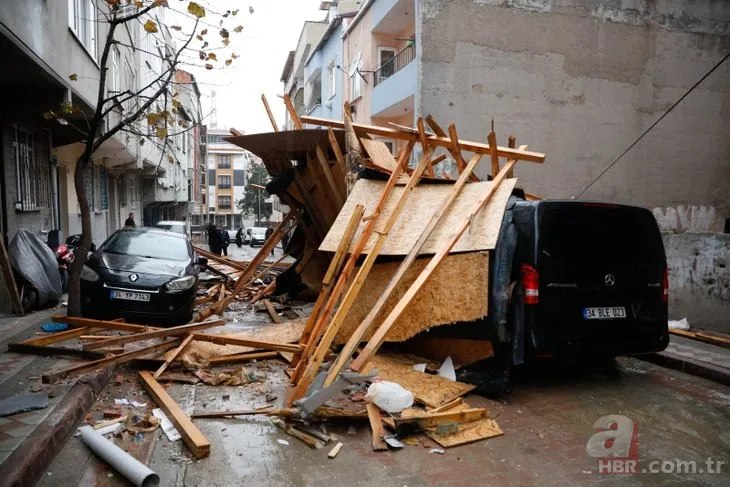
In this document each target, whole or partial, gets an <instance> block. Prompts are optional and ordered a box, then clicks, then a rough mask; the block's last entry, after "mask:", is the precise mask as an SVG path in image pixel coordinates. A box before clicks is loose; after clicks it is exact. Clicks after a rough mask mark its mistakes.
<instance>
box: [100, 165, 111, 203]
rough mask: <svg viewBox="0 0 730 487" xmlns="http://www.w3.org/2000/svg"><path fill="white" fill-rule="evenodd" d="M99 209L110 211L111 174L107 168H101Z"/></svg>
mask: <svg viewBox="0 0 730 487" xmlns="http://www.w3.org/2000/svg"><path fill="white" fill-rule="evenodd" d="M99 209H101V210H108V209H109V174H108V172H107V170H106V168H105V167H100V168H99Z"/></svg>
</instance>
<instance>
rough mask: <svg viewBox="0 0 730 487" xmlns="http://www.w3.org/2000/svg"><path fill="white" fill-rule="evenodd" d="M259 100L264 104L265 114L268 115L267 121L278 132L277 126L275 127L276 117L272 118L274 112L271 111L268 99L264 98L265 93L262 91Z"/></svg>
mask: <svg viewBox="0 0 730 487" xmlns="http://www.w3.org/2000/svg"><path fill="white" fill-rule="evenodd" d="M261 102H262V103H263V104H264V108H265V109H266V115H268V116H269V122H271V126H272V127H273V128H274V132H278V131H279V127H277V125H276V119H275V118H274V114H273V113H271V107H270V106H269V101H268V100H267V99H266V95H264V94H263V93H262V94H261Z"/></svg>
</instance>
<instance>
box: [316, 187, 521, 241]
mask: <svg viewBox="0 0 730 487" xmlns="http://www.w3.org/2000/svg"><path fill="white" fill-rule="evenodd" d="M516 182H517V179H507V180H505V181H504V182H503V183H502V184H501V185H500V186H499V188H498V189H497V191H496V192H495V194H494V195H493V196H492V198H491V200H490V201H489V203H488V204H487V207H486V208H485V209H483V210H482V211H480V212H479V213H478V214H477V215H476V217H474V220H473V221H472V224H471V227H470V228H469V229H468V230H467V231H466V232H464V234H463V235H462V236H461V238H460V239H459V240H458V242H456V245H455V246H454V248H453V249H452V250H451V251H452V252H467V251H474V250H490V249H493V248H494V246H495V245H496V243H497V236H498V234H499V229H500V227H501V225H502V217H503V214H504V209H505V207H506V205H507V200H508V199H509V196H510V195H511V194H512V190H513V189H514V187H515V183H516ZM385 184H386V183H385V182H383V181H373V180H369V179H360V180H358V182H357V183H356V184H355V187H354V188H353V190H352V192H351V193H350V195H349V196H348V197H347V201H345V204H344V206H343V207H342V209H341V210H340V213H339V215H337V219H336V220H335V223H334V224H333V225H332V227H331V228H330V230H329V232H327V236H326V237H325V239H324V240H323V241H322V244H321V245H320V246H319V250H324V251H327V252H335V251H336V250H337V246H338V245H339V243H340V240H342V235H343V233H344V232H345V227H346V226H347V222H348V221H349V220H350V216H351V215H352V212H353V211H354V209H355V205H358V204H361V205H364V206H365V214H366V215H369V214H370V213H371V212H372V210H373V208H374V207H375V206H376V204H377V202H378V199H379V197H380V194H381V193H382V191H383V188H384V187H385ZM492 184H493V183H492V182H490V181H482V182H478V183H467V184H466V185H464V188H463V189H462V191H461V193H460V194H459V196H458V197H457V198H456V201H454V203H453V204H452V205H451V207H450V208H449V210H448V211H447V212H446V213H445V214H444V215H443V217H442V218H441V220H440V221H439V224H438V225H437V226H436V229H435V230H434V231H433V233H431V236H430V237H429V238H428V240H427V241H426V243H425V244H424V245H423V247H422V248H421V251H420V254H435V253H437V252H438V251H439V249H440V248H441V247H443V245H444V244H445V243H446V242H447V241H449V240H450V237H451V235H452V234H453V232H454V231H455V230H456V229H457V228H458V227H459V226H460V225H461V223H462V220H463V219H464V217H465V216H466V215H469V214H471V212H472V210H473V209H474V206H475V205H476V203H477V202H478V201H479V199H480V198H481V197H482V196H484V194H485V193H486V192H487V191H489V188H490V187H491V186H492ZM452 188H453V186H452V185H450V184H420V185H418V186H416V188H415V189H414V190H413V193H411V195H410V196H409V197H408V200H407V201H406V204H405V207H404V208H403V212H402V213H401V215H400V217H399V218H398V220H397V222H396V223H395V225H394V226H393V228H392V229H391V231H390V232H389V234H388V237H387V238H386V240H385V244H384V245H383V248H382V250H381V251H380V254H381V255H406V254H407V253H408V251H409V250H410V249H411V248H412V247H413V245H414V244H415V243H416V241H417V240H418V237H419V235H420V234H421V232H422V231H423V229H424V228H426V225H428V222H429V220H430V219H431V217H432V216H433V214H434V213H435V212H436V210H437V209H438V207H439V206H441V203H442V202H443V200H444V199H445V198H446V197H447V194H448V193H449V191H451V189H452ZM404 189H405V188H403V187H400V186H397V187H395V189H393V193H392V195H391V196H390V198H388V201H387V203H386V204H385V208H384V209H383V212H382V213H381V214H380V216H379V217H378V222H379V224H378V225H377V226H376V228H382V226H383V224H384V222H385V221H387V218H388V217H389V216H390V214H391V213H392V212H393V209H394V208H395V205H396V203H397V201H398V199H399V198H400V195H401V194H402V193H403V191H404ZM364 227H365V225H364V224H360V227H359V228H358V230H357V232H356V234H355V238H354V239H353V243H352V245H351V247H350V250H352V249H353V248H354V246H355V244H356V242H357V241H358V239H359V237H360V235H361V234H362V231H363V229H364ZM376 238H377V235H376V234H375V233H373V234H372V236H371V237H370V239H369V240H368V243H367V245H366V246H365V250H364V253H366V254H367V253H369V252H370V250H371V249H372V248H373V246H374V244H375V240H376Z"/></svg>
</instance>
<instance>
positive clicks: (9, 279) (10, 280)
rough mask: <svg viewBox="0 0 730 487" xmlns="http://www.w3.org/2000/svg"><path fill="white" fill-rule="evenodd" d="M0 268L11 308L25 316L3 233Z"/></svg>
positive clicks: (0, 244) (0, 248)
mask: <svg viewBox="0 0 730 487" xmlns="http://www.w3.org/2000/svg"><path fill="white" fill-rule="evenodd" d="M0 269H2V273H3V279H5V288H6V289H7V290H8V292H9V293H10V302H11V305H12V308H13V309H14V310H15V313H16V314H19V315H20V316H25V310H24V309H23V304H22V302H21V301H20V293H19V292H18V285H17V284H16V282H15V275H14V274H13V266H12V264H11V263H10V257H9V256H8V250H7V249H6V248H5V235H4V234H3V235H0Z"/></svg>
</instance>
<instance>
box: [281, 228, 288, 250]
mask: <svg viewBox="0 0 730 487" xmlns="http://www.w3.org/2000/svg"><path fill="white" fill-rule="evenodd" d="M287 245H289V230H287V231H286V232H284V234H283V235H282V236H281V250H282V252H286V246H287Z"/></svg>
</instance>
